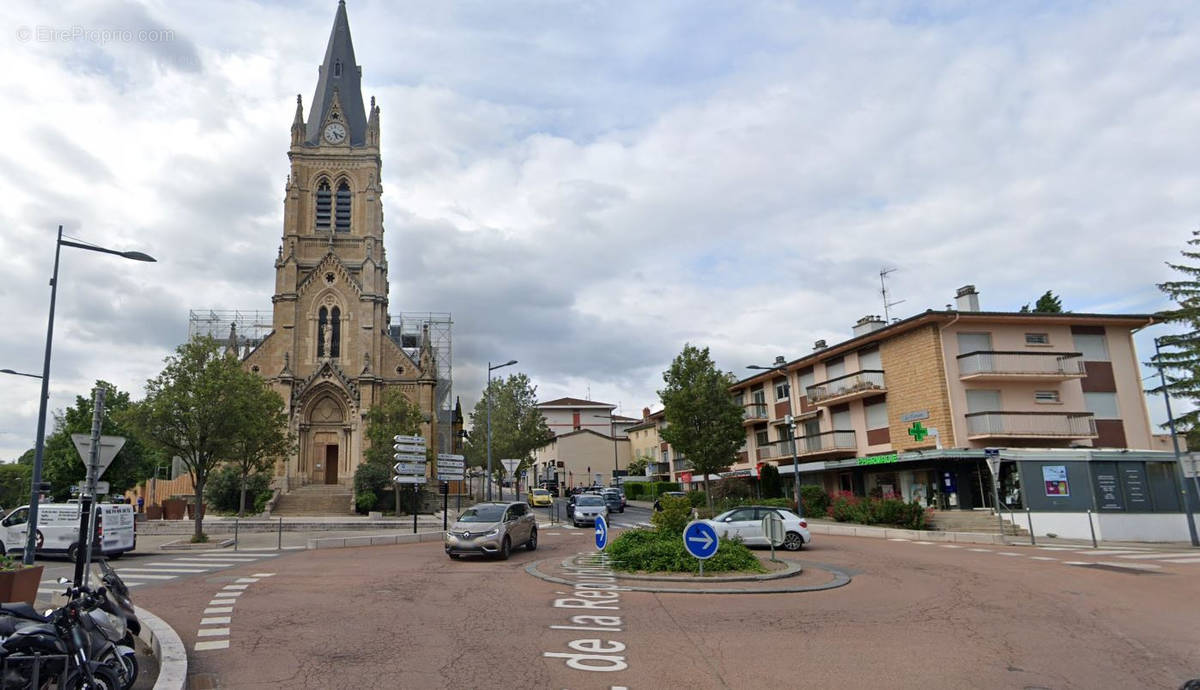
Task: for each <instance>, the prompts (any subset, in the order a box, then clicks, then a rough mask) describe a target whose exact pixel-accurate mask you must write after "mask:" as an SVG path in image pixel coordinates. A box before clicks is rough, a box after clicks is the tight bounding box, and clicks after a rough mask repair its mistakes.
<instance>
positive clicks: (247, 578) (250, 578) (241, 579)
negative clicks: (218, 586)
mask: <svg viewBox="0 0 1200 690" xmlns="http://www.w3.org/2000/svg"><path fill="white" fill-rule="evenodd" d="M234 582H238V583H241V582H250V583H253V582H258V578H257V577H239V578H238V579H236V580H234Z"/></svg>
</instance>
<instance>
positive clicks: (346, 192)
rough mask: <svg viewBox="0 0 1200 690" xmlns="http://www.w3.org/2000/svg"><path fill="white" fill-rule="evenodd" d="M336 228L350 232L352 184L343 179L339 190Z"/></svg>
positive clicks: (339, 230)
mask: <svg viewBox="0 0 1200 690" xmlns="http://www.w3.org/2000/svg"><path fill="white" fill-rule="evenodd" d="M334 229H335V230H337V231H338V232H350V185H348V184H346V183H345V181H343V182H342V183H341V184H339V185H338V190H337V217H336V221H335V225H334Z"/></svg>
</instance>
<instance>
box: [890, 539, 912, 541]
mask: <svg viewBox="0 0 1200 690" xmlns="http://www.w3.org/2000/svg"><path fill="white" fill-rule="evenodd" d="M888 541H912V539H888Z"/></svg>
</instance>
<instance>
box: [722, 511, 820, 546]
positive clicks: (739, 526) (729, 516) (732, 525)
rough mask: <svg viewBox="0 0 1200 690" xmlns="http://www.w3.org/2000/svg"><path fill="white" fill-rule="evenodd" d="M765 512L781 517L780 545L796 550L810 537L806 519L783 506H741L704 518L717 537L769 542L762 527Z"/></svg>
mask: <svg viewBox="0 0 1200 690" xmlns="http://www.w3.org/2000/svg"><path fill="white" fill-rule="evenodd" d="M768 513H775V514H776V515H778V516H779V517H780V518H781V519H782V520H783V532H784V539H783V548H785V549H787V550H788V551H799V550H800V549H802V548H804V545H805V544H807V543H809V542H811V541H812V535H810V534H809V533H808V522H807V521H806V520H805V519H804V518H802V517H800V516H799V515H797V514H795V513H793V512H792V511H790V510H787V509H785V508H772V507H770V506H741V507H738V508H734V509H733V510H727V511H725V512H724V513H721V514H720V515H718V516H716V517H715V518H713V519H711V520H706V521H705V522H707V523H708V524H709V525H711V526H712V528H713V529H714V530H716V531H717V536H718V537H725V538H727V539H734V538H737V539H741V540H742V543H743V544H745V545H746V546H770V543H769V542H768V541H767V536H766V535H765V534H763V528H762V521H763V518H765V517H766V516H767V514H768Z"/></svg>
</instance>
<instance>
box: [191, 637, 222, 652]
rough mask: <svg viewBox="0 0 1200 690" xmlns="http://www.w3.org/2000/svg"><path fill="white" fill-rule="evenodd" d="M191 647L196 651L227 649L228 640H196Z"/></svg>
mask: <svg viewBox="0 0 1200 690" xmlns="http://www.w3.org/2000/svg"><path fill="white" fill-rule="evenodd" d="M193 649H195V650H196V651H197V652H203V651H205V650H208V649H229V640H207V641H204V642H197V643H196V646H195V647H194V648H193Z"/></svg>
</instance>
